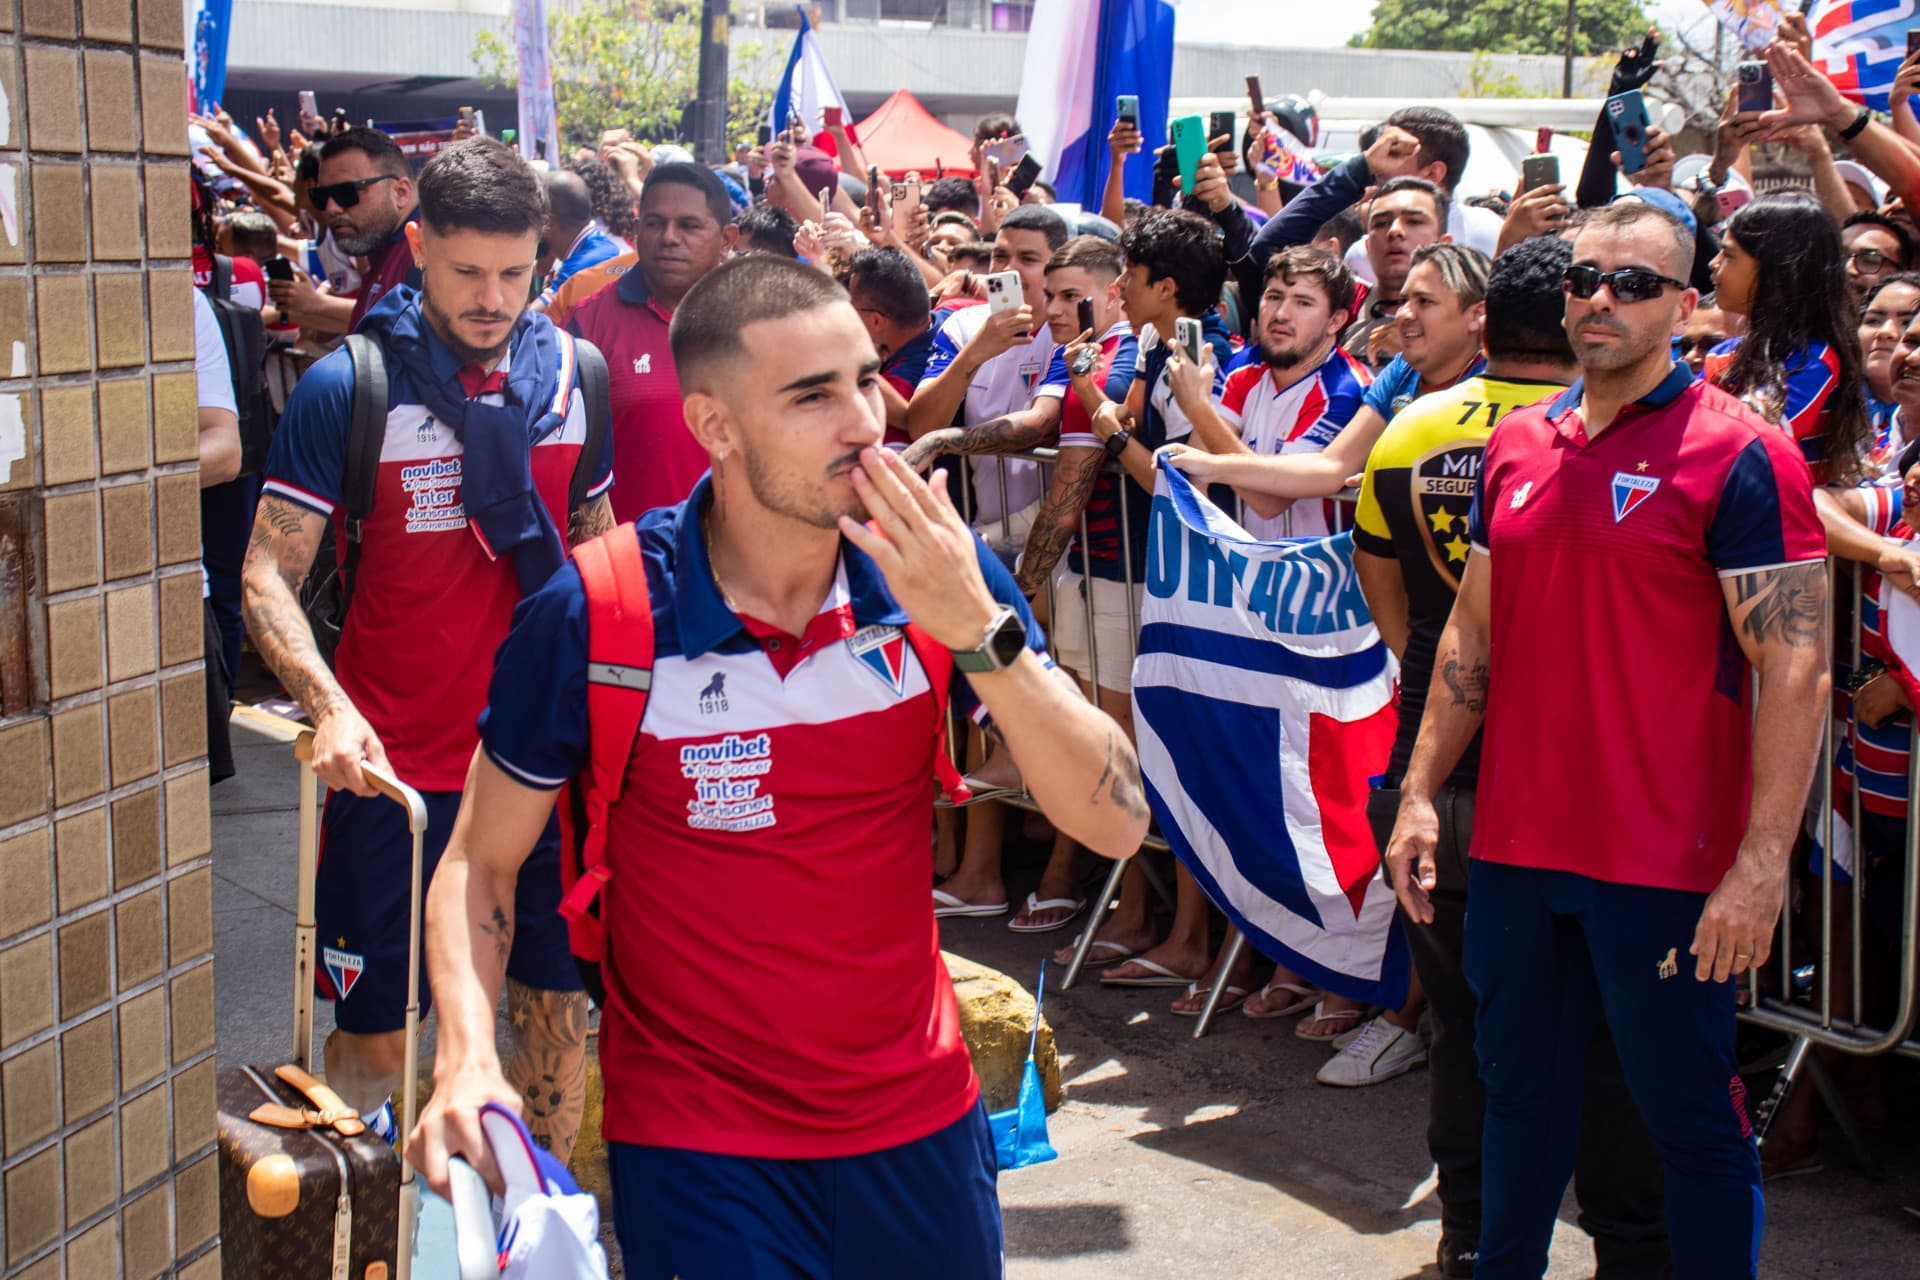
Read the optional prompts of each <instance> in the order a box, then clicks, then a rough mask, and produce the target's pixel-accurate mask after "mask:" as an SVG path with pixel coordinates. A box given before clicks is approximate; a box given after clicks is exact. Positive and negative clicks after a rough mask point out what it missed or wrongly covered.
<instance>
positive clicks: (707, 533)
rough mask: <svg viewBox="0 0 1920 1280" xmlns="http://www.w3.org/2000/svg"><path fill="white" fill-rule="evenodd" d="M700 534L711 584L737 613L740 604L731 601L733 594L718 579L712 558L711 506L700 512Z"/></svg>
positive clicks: (718, 574) (718, 572)
mask: <svg viewBox="0 0 1920 1280" xmlns="http://www.w3.org/2000/svg"><path fill="white" fill-rule="evenodd" d="M700 536H701V538H702V539H704V540H705V541H706V544H707V571H708V572H709V573H711V574H712V575H713V585H714V586H715V587H717V588H718V589H719V591H720V599H721V600H722V601H724V602H725V603H726V606H727V608H728V609H731V610H732V611H733V612H734V613H735V614H738V613H739V612H740V606H739V605H737V604H735V603H734V602H733V596H732V594H731V593H729V592H728V590H727V584H726V583H724V582H722V581H720V566H719V565H718V564H717V563H715V561H714V558H713V512H712V509H711V508H708V509H707V510H704V511H702V512H701V513H700Z"/></svg>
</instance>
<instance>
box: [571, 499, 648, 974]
mask: <svg viewBox="0 0 1920 1280" xmlns="http://www.w3.org/2000/svg"><path fill="white" fill-rule="evenodd" d="M573 558H574V563H575V564H576V565H578V566H579V569H580V583H581V585H582V587H584V588H585V590H586V597H587V731H588V763H587V768H586V769H585V770H584V771H583V772H582V774H581V775H580V778H579V779H578V780H577V782H576V785H578V786H579V787H580V789H581V791H582V799H583V801H584V805H583V807H584V810H585V813H584V817H585V820H586V829H585V830H584V831H582V832H578V833H576V835H577V837H578V839H579V852H578V855H577V857H578V859H579V861H578V864H577V870H578V877H577V878H576V879H574V880H573V882H572V883H571V884H570V885H569V886H568V887H567V889H566V892H565V894H564V895H563V896H562V898H561V900H560V914H561V915H563V916H565V917H566V919H567V921H568V923H569V926H570V927H573V928H578V927H582V926H587V921H588V919H589V913H590V911H591V908H592V906H593V902H594V899H595V898H597V897H598V896H599V894H600V890H601V888H602V887H604V886H605V884H606V882H607V878H608V876H609V875H610V874H611V871H610V869H609V867H608V866H607V858H606V851H607V814H608V812H609V811H610V810H611V809H612V808H613V804H614V802H615V801H617V800H618V799H619V798H620V792H621V789H622V788H623V787H624V785H625V783H626V777H627V762H628V760H629V759H631V757H632V755H633V744H634V741H635V740H636V739H637V738H638V737H639V734H640V722H641V720H642V718H644V717H645V715H646V712H647V698H648V695H649V694H650V693H651V691H652V689H653V655H654V635H653V605H652V602H651V600H650V599H649V598H648V595H647V570H646V564H645V562H644V561H643V560H642V558H641V555H640V539H639V538H638V537H637V536H635V534H634V531H633V530H632V529H630V528H624V527H623V528H618V529H613V530H610V531H608V532H606V533H603V534H601V535H600V536H599V537H597V538H594V539H592V540H590V541H588V542H584V543H582V544H580V545H579V546H578V547H575V548H574V551H573ZM569 861H571V859H569ZM587 927H592V926H587ZM599 949H600V948H599V946H598V944H597V941H596V945H595V946H594V947H593V948H592V950H594V951H596V952H597V951H598V950H599ZM580 953H581V949H580V947H579V946H578V945H576V947H575V949H574V954H575V955H580ZM592 958H597V956H595V957H592Z"/></svg>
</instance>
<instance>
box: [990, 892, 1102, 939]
mask: <svg viewBox="0 0 1920 1280" xmlns="http://www.w3.org/2000/svg"><path fill="white" fill-rule="evenodd" d="M1086 905H1087V900H1086V899H1085V898H1042V897H1040V896H1039V895H1038V894H1032V893H1030V894H1028V895H1027V904H1026V905H1025V906H1024V907H1021V908H1020V915H1016V916H1015V917H1014V918H1013V919H1011V920H1009V921H1007V930H1008V932H1010V933H1052V932H1053V931H1054V930H1055V929H1064V928H1066V927H1067V926H1068V925H1070V924H1072V923H1073V918H1074V917H1075V916H1077V915H1079V914H1080V911H1081V909H1082V908H1083V907H1085V906H1086ZM1035 911H1065V912H1066V913H1067V914H1065V915H1064V916H1061V917H1060V918H1059V919H1058V920H1050V921H1048V922H1047V923H1046V924H1021V923H1020V917H1021V916H1027V915H1031V914H1033V913H1034V912H1035Z"/></svg>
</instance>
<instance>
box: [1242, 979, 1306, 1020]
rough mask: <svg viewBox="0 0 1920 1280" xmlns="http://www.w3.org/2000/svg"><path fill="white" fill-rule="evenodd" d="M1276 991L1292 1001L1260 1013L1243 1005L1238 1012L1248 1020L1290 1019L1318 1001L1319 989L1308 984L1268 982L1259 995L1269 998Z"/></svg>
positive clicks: (1249, 1006)
mask: <svg viewBox="0 0 1920 1280" xmlns="http://www.w3.org/2000/svg"><path fill="white" fill-rule="evenodd" d="M1276 991H1284V992H1286V993H1287V994H1288V995H1290V996H1292V997H1293V999H1292V1000H1289V1001H1288V1002H1287V1003H1286V1004H1283V1005H1278V1006H1276V1007H1274V1008H1271V1009H1267V1010H1265V1011H1264V1012H1260V1013H1256V1012H1254V1010H1253V1007H1252V1006H1251V1005H1245V1004H1243V1005H1241V1006H1240V1012H1241V1013H1242V1014H1243V1015H1245V1016H1246V1017H1249V1018H1258V1019H1265V1018H1291V1017H1292V1016H1293V1015H1294V1014H1296V1013H1305V1012H1306V1011H1307V1010H1308V1009H1311V1008H1313V1006H1314V1004H1315V1003H1316V1002H1317V1001H1318V1000H1319V999H1320V988H1318V987H1316V986H1314V985H1313V984H1312V983H1310V982H1269V983H1268V984H1267V985H1266V986H1265V987H1264V988H1263V989H1262V990H1261V992H1260V994H1261V995H1263V996H1270V995H1272V994H1273V993H1274V992H1276Z"/></svg>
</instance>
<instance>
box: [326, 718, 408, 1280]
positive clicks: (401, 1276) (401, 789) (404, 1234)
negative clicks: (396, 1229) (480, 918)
mask: <svg viewBox="0 0 1920 1280" xmlns="http://www.w3.org/2000/svg"><path fill="white" fill-rule="evenodd" d="M293 754H294V756H295V758H297V759H298V760H299V761H300V850H299V864H300V865H299V892H298V900H297V903H296V906H295V916H294V929H293V936H294V954H293V963H294V978H293V983H294V986H293V1065H294V1067H295V1068H297V1069H298V1070H300V1071H301V1072H302V1073H303V1074H304V1073H307V1072H310V1071H311V1070H312V1068H313V976H314V959H315V956H316V951H315V944H316V941H317V935H318V926H317V925H316V924H315V921H314V877H315V875H316V874H317V873H318V871H319V866H320V807H319V796H318V791H319V788H318V787H317V786H316V785H315V784H316V782H317V781H318V779H317V777H316V776H315V774H314V772H313V730H311V729H303V730H301V732H300V736H299V737H297V738H295V739H294V741H293ZM360 774H361V776H362V777H364V778H365V779H366V780H367V781H368V783H370V784H371V785H372V786H373V789H374V790H375V791H377V792H379V793H380V794H381V795H383V796H385V797H387V799H389V800H392V801H393V802H394V803H395V804H398V805H399V806H400V807H401V808H403V809H405V810H406V811H407V830H408V832H409V833H410V834H411V835H412V836H413V858H412V863H413V883H412V890H411V893H410V895H409V898H408V902H409V904H410V910H409V912H408V921H407V1030H406V1049H405V1053H404V1057H403V1060H402V1066H401V1068H400V1135H399V1139H398V1141H396V1142H395V1143H394V1147H395V1149H396V1150H397V1151H398V1152H399V1153H400V1250H399V1257H398V1259H397V1262H398V1265H397V1266H396V1267H395V1269H394V1277H395V1280H408V1278H409V1277H410V1276H411V1274H412V1271H413V1236H414V1228H415V1215H416V1213H417V1211H418V1209H417V1196H416V1195H415V1193H414V1186H413V1164H412V1162H411V1161H409V1160H408V1159H407V1139H408V1137H409V1136H410V1135H411V1134H412V1133H413V1124H414V1120H415V1119H416V1118H417V1117H416V1110H417V1108H416V1106H415V1098H414V1094H415V1092H416V1090H417V1088H418V1084H419V1076H420V940H421V936H422V934H423V932H424V922H423V921H422V920H421V909H422V899H423V898H424V896H425V892H424V891H425V883H426V875H425V863H424V859H423V850H424V848H425V837H426V831H427V802H426V801H425V800H422V799H421V798H420V793H419V792H418V791H415V790H414V789H413V788H412V787H410V786H408V785H407V784H406V783H404V782H402V781H400V779H399V778H397V777H395V776H394V775H393V774H392V773H390V772H388V771H387V770H385V769H381V768H379V767H378V766H376V765H372V764H368V763H367V762H366V761H364V760H363V761H361V763H360Z"/></svg>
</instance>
